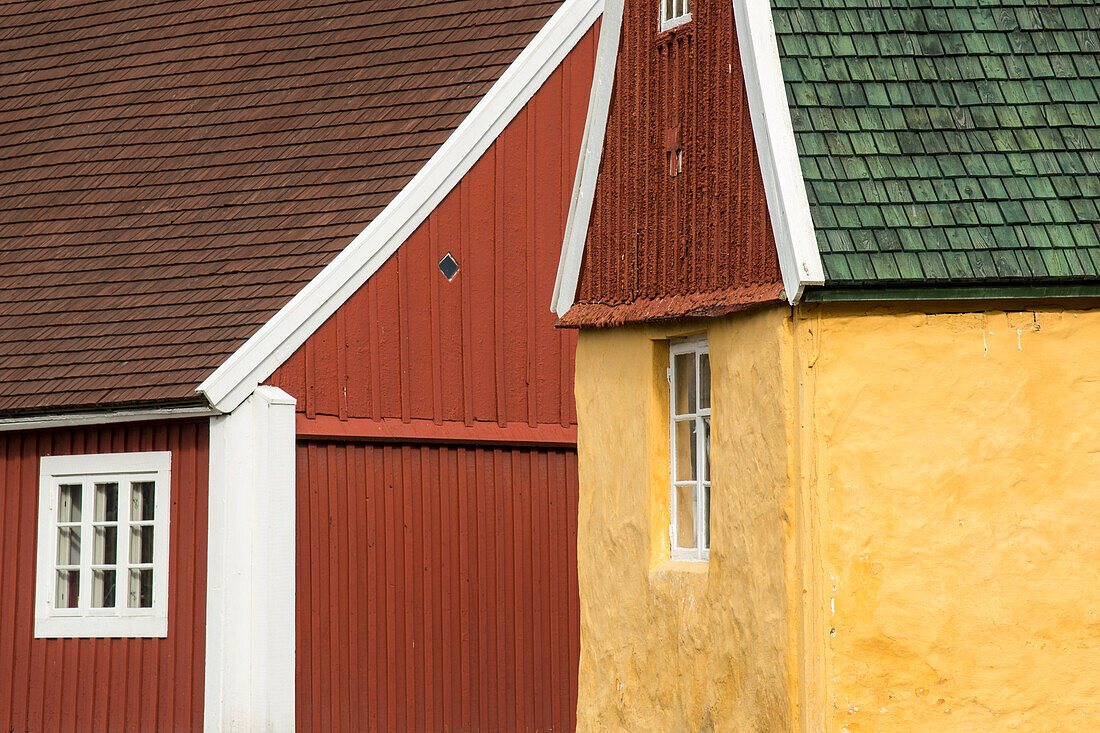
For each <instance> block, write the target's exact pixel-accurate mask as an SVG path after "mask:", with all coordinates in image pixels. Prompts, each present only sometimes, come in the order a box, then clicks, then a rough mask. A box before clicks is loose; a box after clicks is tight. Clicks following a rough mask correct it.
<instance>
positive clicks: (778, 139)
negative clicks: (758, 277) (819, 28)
mask: <svg viewBox="0 0 1100 733" xmlns="http://www.w3.org/2000/svg"><path fill="white" fill-rule="evenodd" d="M733 20H734V23H733V24H734V26H735V27H736V29H737V45H738V46H739V47H740V49H741V68H742V69H743V70H744V74H745V88H746V91H747V92H748V98H749V114H750V116H751V118H752V130H753V136H754V137H755V139H756V150H757V152H758V154H759V157H760V173H761V174H762V176H763V179H764V194H765V198H766V199H767V201H768V213H769V214H770V215H771V220H772V231H773V233H774V234H775V248H776V250H777V253H778V255H779V269H780V271H781V272H782V274H783V289H784V290H786V291H787V300H789V301H790V302H791V304H792V305H793V304H794V303H797V302H798V301H799V300H800V299H801V298H802V291H803V290H804V289H805V288H806V286H807V285H824V284H825V270H824V268H823V267H822V264H821V253H820V252H819V251H818V249H817V237H816V236H815V234H814V223H813V219H811V218H810V202H809V199H808V198H807V197H806V182H805V181H804V180H802V167H801V165H800V164H799V161H798V149H797V148H796V147H795V142H794V126H793V125H792V124H791V110H790V107H788V106H787V92H786V87H785V86H784V85H783V69H782V67H781V66H780V63H779V45H778V43H777V41H776V38H775V25H774V23H773V22H772V12H771V3H770V2H769V0H733Z"/></svg>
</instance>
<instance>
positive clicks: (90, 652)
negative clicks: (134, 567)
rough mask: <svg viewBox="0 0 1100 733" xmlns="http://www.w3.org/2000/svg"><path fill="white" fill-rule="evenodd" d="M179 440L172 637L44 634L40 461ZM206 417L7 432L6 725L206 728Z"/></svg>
mask: <svg viewBox="0 0 1100 733" xmlns="http://www.w3.org/2000/svg"><path fill="white" fill-rule="evenodd" d="M150 450H170V451H172V514H171V518H170V528H171V529H170V540H169V542H170V556H171V558H170V567H169V576H168V584H169V585H168V597H169V603H170V606H169V609H168V636H167V638H164V639H35V638H34V592H35V572H36V562H37V560H36V555H35V553H36V544H37V543H36V537H37V532H38V461H39V458H41V457H42V456H45V455H66V454H80V453H119V452H128V451H150ZM207 456H208V427H207V423H206V422H185V423H154V424H146V425H133V426H118V427H101V428H73V429H67V430H51V431H37V432H25V433H19V432H13V433H2V434H0V730H2V731H9V730H11V731H20V732H21V733H22V731H34V732H37V731H49V732H52V731H65V732H66V733H70V732H72V733H77V732H80V731H155V732H158V733H159V732H161V731H197V730H201V729H202V716H203V685H204V677H203V670H204V661H205V654H206V641H205V639H206V623H205V618H206V516H207V496H208V492H207V483H208V477H209V468H208V462H207Z"/></svg>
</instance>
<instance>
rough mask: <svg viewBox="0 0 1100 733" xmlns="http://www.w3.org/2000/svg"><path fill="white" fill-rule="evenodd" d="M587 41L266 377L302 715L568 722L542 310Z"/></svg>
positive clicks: (558, 421)
mask: <svg viewBox="0 0 1100 733" xmlns="http://www.w3.org/2000/svg"><path fill="white" fill-rule="evenodd" d="M595 43H596V34H595V32H592V33H590V34H589V35H588V36H586V38H585V39H584V40H583V41H582V42H581V44H579V45H578V47H577V49H575V50H574V52H573V53H572V54H570V56H569V57H568V58H567V59H566V61H565V63H564V64H563V65H562V67H561V68H559V69H558V70H556V71H555V72H554V74H552V75H551V78H550V81H549V82H548V83H547V84H546V85H544V87H543V89H541V90H540V91H539V92H538V94H536V97H535V99H534V100H533V101H532V102H531V103H529V104H528V106H527V107H526V108H525V109H524V110H523V111H522V112H521V113H520V114H519V115H518V116H517V117H516V118H515V120H513V122H512V123H511V124H510V125H509V126H508V127H507V128H506V129H505V131H504V132H503V133H502V134H501V136H500V137H499V138H498V140H496V141H495V142H494V143H493V145H492V146H491V147H490V149H489V150H488V151H487V152H486V154H485V155H484V156H483V157H482V159H481V160H479V161H478V162H477V163H476V164H475V166H474V167H473V169H471V171H470V172H469V173H468V174H467V175H466V176H465V177H464V179H463V180H462V181H461V182H460V183H459V184H458V186H457V187H456V188H455V189H454V190H453V191H451V192H450V194H449V195H448V196H447V197H446V198H445V199H444V200H443V201H442V202H441V203H440V204H439V206H437V208H436V210H435V211H434V212H432V213H431V214H430V215H429V217H428V218H427V220H426V221H425V222H424V223H423V224H422V225H421V226H420V227H419V228H418V229H417V230H416V231H415V232H413V233H412V234H411V235H410V237H409V240H408V241H407V242H406V244H405V245H403V247H402V249H401V250H399V252H398V254H397V255H396V256H394V257H391V258H390V259H389V260H388V261H387V262H386V263H384V264H383V265H382V267H381V268H380V269H379V271H378V272H377V273H376V274H375V275H374V276H373V277H372V278H371V279H370V280H369V281H368V283H367V285H366V286H364V287H363V288H361V289H360V290H359V292H357V293H355V294H353V295H352V296H351V298H350V299H349V300H348V301H347V302H346V303H345V304H344V305H343V306H342V307H341V308H340V310H339V311H338V313H337V315H335V316H334V317H333V319H330V321H329V323H328V324H326V325H325V326H324V327H322V329H321V330H320V331H318V333H317V334H315V335H314V336H313V337H311V339H310V340H309V342H308V343H309V344H312V345H310V346H308V348H309V349H310V356H311V357H312V364H313V366H312V367H308V365H309V364H310V363H311V359H307V358H305V357H306V356H307V355H306V347H303V348H302V349H299V351H298V352H297V353H296V354H295V355H293V356H292V357H291V358H290V359H289V360H288V361H287V363H286V364H284V365H283V366H282V367H280V368H279V369H278V370H276V372H275V374H273V375H272V377H271V379H270V380H269V383H271V384H274V385H277V386H280V387H282V388H283V389H285V390H287V391H288V392H290V393H291V394H292V395H294V396H296V397H297V398H298V400H299V401H298V407H297V409H298V412H299V415H298V424H297V428H298V435H299V440H300V441H301V445H302V446H303V447H302V448H301V449H300V450H299V452H298V456H299V461H301V462H302V463H304V464H307V465H304V466H301V465H300V466H299V470H298V482H299V486H298V499H299V508H298V511H299V520H298V530H299V536H298V568H299V571H300V572H299V576H298V577H299V581H298V605H299V608H298V619H299V629H298V635H297V643H298V653H297V659H298V673H297V684H298V690H297V701H298V723H299V727H300V728H301V729H302V730H318V731H320V730H324V731H329V730H333V731H339V730H348V729H364V730H531V731H535V730H543V731H545V730H550V729H551V728H552V729H554V730H563V729H566V728H570V727H571V726H572V718H573V715H574V711H573V709H572V708H573V706H574V705H575V701H576V684H575V677H576V671H575V667H576V664H577V659H578V656H577V655H578V653H579V647H578V645H577V629H576V626H577V624H578V622H579V618H578V613H577V610H576V609H577V603H576V598H575V596H576V581H575V574H576V566H575V563H576V557H575V551H574V552H573V553H572V554H570V549H569V547H568V543H569V542H575V538H576V532H575V518H574V517H570V516H569V515H568V512H570V511H572V512H575V511H576V502H575V499H574V498H564V497H575V483H576V482H575V476H572V475H566V474H568V471H572V472H573V473H574V474H575V471H576V462H575V460H572V457H573V456H574V455H575V446H576V427H575V414H574V411H573V409H572V403H573V393H572V374H573V371H572V370H573V364H572V359H573V348H574V346H575V335H574V334H573V333H572V332H565V333H561V332H558V331H555V329H554V319H553V316H552V315H551V314H550V313H549V312H548V308H547V306H548V303H549V297H550V292H551V290H552V287H553V281H554V276H555V270H556V263H557V252H558V248H559V247H560V242H561V238H562V234H563V232H562V230H563V226H564V217H565V211H566V206H567V202H568V199H569V196H570V194H571V187H572V180H573V175H574V168H575V165H576V161H577V158H578V155H579V146H580V141H581V137H582V132H583V123H584V116H585V111H586V109H587V100H588V85H589V84H590V83H591V79H592V67H593V62H594V53H595ZM447 252H451V253H452V254H453V255H454V256H455V258H456V260H457V261H458V263H459V266H460V270H459V273H458V275H457V276H456V277H455V278H454V280H452V281H447V280H446V278H444V277H443V275H442V274H441V273H440V272H439V270H438V268H437V263H438V262H439V259H440V258H441V257H442V256H443V255H444V254H445V253H447ZM341 359H345V360H346V367H345V369H346V371H343V372H341V367H340V364H341V361H340V360H341ZM307 367H308V368H307ZM322 381H323V382H324V384H322V383H321V382H322ZM345 389H346V395H347V398H346V405H345V404H344V403H343V402H342V401H341V399H340V398H339V396H340V394H341V392H342V391H343V390H345ZM311 390H312V392H311ZM310 394H312V395H313V396H312V397H310V398H309V399H306V396H307V395H310ZM330 394H331V395H335V396H336V397H335V398H334V399H329V398H327V397H325V398H322V396H323V395H330ZM540 455H541V456H542V458H541V459H540V458H539V457H538V456H540ZM333 466H336V467H338V468H337V469H336V470H335V471H333V470H332V467H333ZM341 466H343V467H345V468H339V467H341ZM558 466H569V469H568V471H566V472H565V474H562V473H561V472H559V471H558V470H557V468H556V467H558ZM360 525H361V528H360Z"/></svg>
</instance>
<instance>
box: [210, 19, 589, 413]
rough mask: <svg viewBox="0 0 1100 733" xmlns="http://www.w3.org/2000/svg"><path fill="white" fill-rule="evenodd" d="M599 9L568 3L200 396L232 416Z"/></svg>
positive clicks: (470, 161) (362, 278)
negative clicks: (365, 223) (417, 168)
mask: <svg viewBox="0 0 1100 733" xmlns="http://www.w3.org/2000/svg"><path fill="white" fill-rule="evenodd" d="M599 5H600V0H565V2H564V3H563V4H562V6H561V7H560V8H558V10H557V12H556V13H554V15H553V16H551V18H550V20H549V21H547V23H546V25H545V26H544V27H543V28H542V30H541V31H539V32H538V34H537V35H536V36H535V37H534V38H533V39H532V41H531V43H530V44H528V46H527V47H526V48H525V49H524V50H523V51H522V52H521V53H520V54H519V56H518V57H517V58H516V60H515V61H513V62H512V64H511V65H510V66H509V67H508V68H507V69H506V70H505V72H504V74H502V75H501V77H500V78H499V79H498V80H497V81H496V83H495V84H494V85H493V86H492V88H490V90H489V91H488V92H487V93H486V95H485V96H484V97H482V99H481V100H480V101H479V102H478V103H477V105H476V106H475V107H474V108H473V110H471V111H470V114H469V115H467V116H466V118H465V119H464V120H463V121H462V124H460V125H459V126H458V128H457V129H456V130H455V131H454V132H453V133H452V134H451V136H450V137H449V138H447V140H446V142H444V143H443V145H442V146H441V147H440V148H439V150H437V151H436V152H435V154H434V155H433V156H432V157H431V158H430V159H429V160H428V162H427V163H425V164H424V167H423V168H421V169H420V171H419V172H418V173H417V174H416V176H414V177H413V179H412V180H411V181H409V183H408V184H407V185H406V186H405V187H404V188H403V189H402V190H401V192H400V193H398V194H397V196H396V197H395V198H394V199H393V201H391V202H390V204H389V205H388V206H386V208H385V209H383V211H382V212H381V213H380V214H379V215H378V216H377V217H375V219H374V220H373V221H372V222H371V223H370V224H369V225H368V226H367V227H366V228H365V229H364V230H363V231H362V232H361V233H360V234H359V235H358V236H357V237H356V238H355V239H353V240H352V241H351V243H350V244H348V246H347V247H345V248H344V250H343V251H342V252H341V253H340V254H339V255H337V256H336V258H335V259H333V261H332V262H331V263H329V264H328V266H326V267H325V268H324V269H323V270H321V272H320V273H318V274H317V276H316V277H314V278H313V280H311V281H310V282H309V283H307V284H306V286H305V287H304V288H302V290H301V291H299V293H298V294H297V295H296V296H294V298H292V299H291V300H290V302H289V303H287V304H286V305H285V306H283V308H282V309H281V310H280V311H279V312H278V313H276V314H275V315H274V316H273V317H272V318H271V319H270V320H269V321H268V322H267V323H265V324H264V325H263V326H262V327H261V328H260V329H259V330H258V331H257V332H256V333H255V334H253V336H252V337H251V338H250V339H248V341H246V342H245V343H244V344H243V345H242V346H241V347H240V348H239V349H237V351H235V352H234V353H233V354H232V355H230V357H229V358H228V359H227V360H226V361H225V362H224V363H222V365H221V366H220V367H218V369H217V370H216V371H214V373H213V374H211V375H210V376H209V377H207V378H206V380H205V381H203V383H202V384H200V385H199V387H198V391H199V392H201V393H202V394H203V395H205V396H206V398H207V399H208V400H209V401H210V403H211V404H212V405H214V406H215V407H216V408H217V409H218V410H221V411H223V412H229V411H231V410H233V409H234V408H235V407H236V406H237V405H239V404H240V403H241V402H243V401H244V400H245V399H246V398H247V397H248V395H249V394H251V392H252V390H253V389H255V387H256V386H257V385H258V384H260V383H261V382H262V381H263V380H264V379H267V378H268V377H269V376H270V375H271V374H272V372H274V371H275V369H277V368H278V367H279V365H281V364H282V363H283V362H285V361H286V360H287V359H288V358H290V356H291V355H292V354H293V353H294V352H295V351H296V350H297V349H298V348H299V347H300V346H301V345H302V344H303V343H305V341H306V339H307V338H309V336H310V335H311V334H312V333H313V332H314V331H316V330H317V329H318V328H320V326H321V325H322V324H323V323H324V322H325V321H326V320H327V319H328V318H329V317H330V316H331V315H332V314H333V313H335V312H336V310H337V309H338V308H339V307H340V306H341V305H342V304H343V303H344V302H345V301H346V300H347V299H348V298H349V297H351V295H352V294H354V293H355V291H356V290H358V289H359V288H360V287H361V286H362V285H363V284H364V283H366V281H367V280H368V279H369V278H370V276H371V275H373V274H374V273H375V272H376V271H377V270H378V268H379V267H381V266H382V264H383V263H384V262H385V261H386V260H387V259H388V258H389V257H390V255H392V254H393V253H394V252H395V251H396V250H397V248H398V247H400V246H401V244H402V243H403V242H404V241H405V240H406V239H408V237H409V235H411V234H412V233H413V232H414V231H415V230H416V228H417V227H418V226H419V225H420V224H421V223H422V222H423V221H424V220H425V219H426V218H427V217H428V215H429V214H430V213H431V212H432V211H433V210H434V209H435V207H436V206H438V205H439V203H440V202H441V201H442V200H443V199H444V197H446V195H447V194H448V193H449V192H450V191H451V190H452V189H453V188H454V187H455V186H456V185H457V184H458V182H459V181H460V180H462V177H463V176H464V175H466V173H467V172H468V171H469V170H470V168H471V167H473V165H474V163H476V162H477V160H478V159H479V158H480V157H481V155H482V154H483V153H484V152H485V151H486V150H488V148H489V146H490V145H491V144H492V142H493V141H494V140H495V139H496V138H497V136H498V135H500V133H501V132H502V131H503V130H504V128H505V127H506V126H507V124H508V123H509V122H511V121H512V119H513V118H514V117H515V116H516V115H517V114H518V113H519V112H520V110H521V109H523V107H524V105H526V104H527V102H528V101H529V100H530V99H531V97H533V96H534V94H535V92H537V91H538V89H539V88H540V87H541V86H542V85H543V83H544V82H545V81H546V79H547V78H549V76H550V74H551V73H552V72H553V71H554V69H556V68H557V67H558V65H559V64H561V62H562V61H563V60H564V59H565V56H566V55H567V54H568V53H569V51H570V50H571V49H572V48H573V47H574V46H575V45H576V44H577V42H578V41H580V39H581V38H582V37H583V36H584V34H585V33H586V32H587V31H588V29H589V28H591V27H592V24H593V23H595V22H596V19H597V18H598V17H599V15H600V10H599Z"/></svg>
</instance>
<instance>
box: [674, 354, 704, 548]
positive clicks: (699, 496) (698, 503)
mask: <svg viewBox="0 0 1100 733" xmlns="http://www.w3.org/2000/svg"><path fill="white" fill-rule="evenodd" d="M709 353H710V349H709V346H708V344H707V340H706V337H697V338H693V339H690V340H685V341H678V342H673V343H672V344H670V345H669V355H668V363H669V366H668V382H669V392H668V415H669V420H668V422H669V488H670V491H669V518H670V522H669V543H670V557H671V559H673V560H684V561H689V562H706V561H708V560H709V559H710V546H709V542H708V544H707V547H703V546H702V545H703V538H704V536H705V535H706V530H707V526H708V524H709V522H710V512H709V511H706V509H705V504H704V502H703V487H704V486H706V487H707V488H708V489H709V486H710V481H709V480H705V477H706V476H707V468H706V464H707V461H706V441H705V438H704V435H705V434H704V430H703V423H704V418H710V412H711V409H710V408H709V407H707V408H706V409H700V407H699V393H700V385H701V384H702V380H701V378H700V377H701V372H700V366H699V363H700V361H702V358H701V357H702V355H703V354H708V355H709ZM680 354H693V355H694V357H695V358H694V365H695V405H694V406H693V407H694V408H695V409H694V412H691V413H684V414H678V413H677V412H676V357H677V356H678V355H680ZM711 399H712V400H713V396H712V398H711ZM687 419H690V420H691V421H693V422H694V426H695V479H694V481H678V480H677V478H676V476H677V473H678V472H677V463H676V453H677V450H676V425H677V423H678V422H687ZM681 486H692V487H693V488H692V499H693V502H694V505H695V515H694V517H693V520H694V521H693V530H694V533H695V541H694V543H693V544H694V545H695V546H694V547H679V546H678V545H679V526H680V525H679V522H678V512H679V510H678V504H679V501H678V495H677V494H678V492H677V489H678V488H679V487H681ZM704 514H705V516H704Z"/></svg>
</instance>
